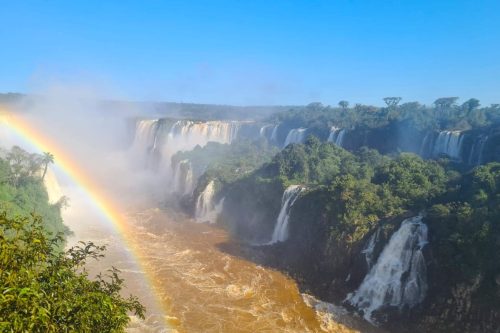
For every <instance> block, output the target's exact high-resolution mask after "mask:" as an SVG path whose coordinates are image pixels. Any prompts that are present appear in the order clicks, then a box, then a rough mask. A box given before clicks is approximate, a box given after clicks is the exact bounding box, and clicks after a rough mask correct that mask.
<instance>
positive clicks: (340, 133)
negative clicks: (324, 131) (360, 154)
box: [326, 126, 346, 147]
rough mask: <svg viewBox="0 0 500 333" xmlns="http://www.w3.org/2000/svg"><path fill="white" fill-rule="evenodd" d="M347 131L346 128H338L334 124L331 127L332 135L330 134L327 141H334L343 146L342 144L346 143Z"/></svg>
mask: <svg viewBox="0 0 500 333" xmlns="http://www.w3.org/2000/svg"><path fill="white" fill-rule="evenodd" d="M345 133H346V130H345V128H337V127H335V126H334V127H332V128H331V129H330V135H329V136H328V139H327V140H326V141H327V142H332V143H334V144H336V145H337V146H339V147H342V144H343V143H344V136H345Z"/></svg>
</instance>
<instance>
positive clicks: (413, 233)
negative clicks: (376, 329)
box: [347, 216, 427, 323]
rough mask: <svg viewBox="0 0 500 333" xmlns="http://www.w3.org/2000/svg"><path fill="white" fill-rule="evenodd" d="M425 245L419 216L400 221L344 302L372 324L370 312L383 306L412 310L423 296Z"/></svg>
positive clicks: (425, 277)
mask: <svg viewBox="0 0 500 333" xmlns="http://www.w3.org/2000/svg"><path fill="white" fill-rule="evenodd" d="M425 244H427V226H426V225H425V224H424V223H423V222H422V216H415V217H412V218H409V219H406V220H404V221H403V222H402V223H401V226H400V228H399V230H398V231H396V232H395V233H394V234H393V235H392V237H391V239H390V240H389V243H388V244H387V245H386V246H385V248H384V250H383V251H382V253H381V254H380V256H379V258H378V260H377V262H376V263H375V265H374V266H373V267H372V269H371V270H370V272H369V273H368V274H367V275H366V277H365V278H364V280H363V282H362V283H361V285H360V286H359V288H358V289H357V290H356V291H355V292H354V293H352V294H349V295H348V296H347V301H348V302H349V303H351V304H352V305H354V306H356V307H357V308H358V309H360V310H363V315H364V318H365V319H366V320H368V321H370V322H372V323H373V320H372V318H371V315H372V313H373V311H375V310H377V309H380V308H382V307H384V306H396V307H399V308H400V309H401V308H403V307H404V306H409V307H413V306H415V305H416V304H418V303H420V302H422V301H423V299H424V298H425V294H426V292H427V276H426V275H427V272H426V266H425V259H424V256H423V254H422V248H423V247H424V246H425Z"/></svg>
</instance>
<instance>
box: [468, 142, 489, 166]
mask: <svg viewBox="0 0 500 333" xmlns="http://www.w3.org/2000/svg"><path fill="white" fill-rule="evenodd" d="M487 141H488V136H487V135H480V136H479V137H478V138H477V139H476V140H475V141H474V144H473V145H472V148H471V151H470V154H469V159H468V163H469V165H480V164H481V163H482V162H483V151H484V146H485V145H486V142H487Z"/></svg>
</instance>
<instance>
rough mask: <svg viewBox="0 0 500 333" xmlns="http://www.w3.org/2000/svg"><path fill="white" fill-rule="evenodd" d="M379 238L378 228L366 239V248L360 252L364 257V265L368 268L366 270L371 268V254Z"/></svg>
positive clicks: (372, 254)
mask: <svg viewBox="0 0 500 333" xmlns="http://www.w3.org/2000/svg"><path fill="white" fill-rule="evenodd" d="M379 237H380V228H377V230H376V231H375V232H374V233H373V235H371V237H370V239H368V243H367V244H366V246H365V247H364V248H363V250H362V251H361V252H362V253H363V254H364V255H365V260H366V265H367V266H368V269H370V268H372V265H373V259H374V258H373V256H374V253H373V252H374V251H375V246H376V245H377V242H378V240H379Z"/></svg>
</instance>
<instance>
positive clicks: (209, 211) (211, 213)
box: [195, 180, 225, 223]
mask: <svg viewBox="0 0 500 333" xmlns="http://www.w3.org/2000/svg"><path fill="white" fill-rule="evenodd" d="M214 199H215V182H214V181H213V180H211V181H210V182H208V184H207V186H206V187H205V189H204V190H203V191H202V192H201V193H200V194H199V195H198V198H197V199H196V207H195V218H196V221H197V222H199V223H201V222H209V223H215V222H217V217H218V216H219V214H220V213H221V212H222V208H223V206H224V199H225V198H222V199H221V200H219V202H217V203H216V202H215V200H214Z"/></svg>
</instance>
